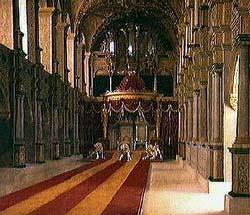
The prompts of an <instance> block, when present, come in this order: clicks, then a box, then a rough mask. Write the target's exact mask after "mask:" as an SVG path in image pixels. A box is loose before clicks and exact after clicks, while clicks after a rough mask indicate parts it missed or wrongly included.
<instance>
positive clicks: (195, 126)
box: [193, 90, 200, 142]
mask: <svg viewBox="0 0 250 215" xmlns="http://www.w3.org/2000/svg"><path fill="white" fill-rule="evenodd" d="M199 95H200V91H199V90H195V91H194V92H193V141H194V142H197V141H198V140H199V121H198V118H199Z"/></svg>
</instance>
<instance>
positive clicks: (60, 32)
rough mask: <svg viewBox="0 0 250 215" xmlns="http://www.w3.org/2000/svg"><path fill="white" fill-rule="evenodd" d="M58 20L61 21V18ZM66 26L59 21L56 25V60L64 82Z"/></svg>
mask: <svg viewBox="0 0 250 215" xmlns="http://www.w3.org/2000/svg"><path fill="white" fill-rule="evenodd" d="M58 19H61V17H60V16H59V17H58ZM65 27H66V24H65V23H63V22H62V21H61V20H59V21H58V22H57V24H56V60H57V61H58V74H59V75H60V77H61V79H62V80H64V77H65V74H64V61H65V60H64V52H65V50H64V30H65Z"/></svg>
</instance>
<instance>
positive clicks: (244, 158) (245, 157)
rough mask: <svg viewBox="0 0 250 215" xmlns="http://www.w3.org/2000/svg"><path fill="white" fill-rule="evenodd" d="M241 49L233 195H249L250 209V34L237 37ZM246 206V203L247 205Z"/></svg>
mask: <svg viewBox="0 0 250 215" xmlns="http://www.w3.org/2000/svg"><path fill="white" fill-rule="evenodd" d="M236 40H237V42H238V46H239V47H238V49H239V59H240V64H239V94H238V95H239V96H238V98H239V99H238V116H237V136H236V141H235V144H234V145H233V147H232V148H231V149H230V152H231V153H232V159H233V168H232V169H233V173H232V175H233V184H232V192H230V193H229V194H230V195H231V196H233V197H237V196H238V197H248V198H247V199H246V201H247V204H248V206H247V207H248V212H249V211H250V206H249V205H250V109H249V108H250V104H249V103H250V97H249V95H250V93H249V91H250V86H249V84H250V81H249V78H250V77H249V72H250V68H249V63H250V35H249V34H248V35H239V36H238V37H237V38H236ZM245 207H246V205H245Z"/></svg>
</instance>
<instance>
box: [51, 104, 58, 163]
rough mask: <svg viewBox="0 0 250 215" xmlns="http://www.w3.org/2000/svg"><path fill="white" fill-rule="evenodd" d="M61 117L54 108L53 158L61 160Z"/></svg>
mask: <svg viewBox="0 0 250 215" xmlns="http://www.w3.org/2000/svg"><path fill="white" fill-rule="evenodd" d="M58 131H59V116H58V108H57V107H56V106H55V107H52V144H53V148H52V157H53V159H56V160H57V159H59V158H60V147H59V134H58Z"/></svg>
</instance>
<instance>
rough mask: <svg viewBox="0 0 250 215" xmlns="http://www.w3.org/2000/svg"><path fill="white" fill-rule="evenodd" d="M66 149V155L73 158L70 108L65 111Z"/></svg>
mask: <svg viewBox="0 0 250 215" xmlns="http://www.w3.org/2000/svg"><path fill="white" fill-rule="evenodd" d="M64 144H65V146H64V148H65V155H66V156H71V142H70V139H69V109H68V107H66V108H65V110H64Z"/></svg>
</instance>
